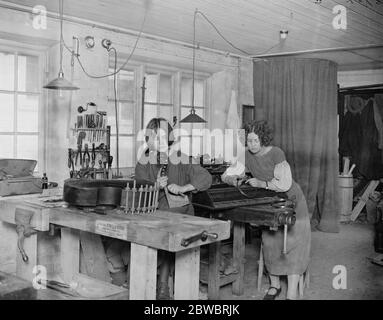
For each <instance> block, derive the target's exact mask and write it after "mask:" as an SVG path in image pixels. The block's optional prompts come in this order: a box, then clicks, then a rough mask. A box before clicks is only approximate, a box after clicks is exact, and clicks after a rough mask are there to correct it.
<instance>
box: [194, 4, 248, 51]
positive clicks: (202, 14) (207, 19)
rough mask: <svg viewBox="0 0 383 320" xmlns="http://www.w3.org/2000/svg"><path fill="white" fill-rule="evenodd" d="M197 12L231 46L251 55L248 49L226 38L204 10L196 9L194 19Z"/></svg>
mask: <svg viewBox="0 0 383 320" xmlns="http://www.w3.org/2000/svg"><path fill="white" fill-rule="evenodd" d="M197 14H200V15H201V16H202V17H203V18H204V19H205V20H206V21H207V22H208V23H209V24H210V25H211V26H212V27H213V28H214V30H215V31H216V32H217V34H218V35H219V36H220V37H221V38H222V39H223V40H225V41H226V42H227V43H228V44H229V45H230V46H231V47H233V48H234V49H236V50H238V51H241V52H242V53H244V54H246V55H248V56H249V55H250V53H248V52H247V51H245V50H242V49H241V48H238V47H237V46H235V45H234V44H233V43H232V42H231V41H229V40H228V39H226V37H225V36H224V35H223V34H222V33H221V32H220V31H219V30H218V28H217V27H216V26H215V24H214V23H213V22H211V21H210V20H209V18H208V17H207V16H206V15H205V14H204V13H203V12H202V11H199V10H198V9H196V11H195V12H194V19H195V16H196V15H197Z"/></svg>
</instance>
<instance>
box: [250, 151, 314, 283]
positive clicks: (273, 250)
mask: <svg viewBox="0 0 383 320" xmlns="http://www.w3.org/2000/svg"><path fill="white" fill-rule="evenodd" d="M284 161H286V158H285V154H284V152H283V151H282V150H281V149H279V148H278V147H272V148H271V149H270V150H269V151H268V152H267V153H266V154H263V155H254V154H252V153H250V152H249V151H246V167H247V169H248V170H249V171H250V172H251V174H252V175H253V177H254V178H257V179H259V180H262V181H271V180H272V179H273V178H275V171H274V170H275V167H276V166H277V165H278V164H280V163H282V162H284ZM286 193H287V195H288V197H289V198H290V199H291V198H295V201H296V208H295V212H296V222H295V224H294V226H292V227H289V230H288V233H287V254H286V255H284V254H283V253H282V250H283V229H278V231H270V230H265V231H263V233H262V243H263V255H264V261H265V265H266V268H267V270H268V272H269V273H270V274H271V275H276V276H278V275H292V274H302V273H304V272H305V271H306V269H307V266H308V264H309V261H310V247H311V227H310V219H309V212H308V208H307V203H306V199H305V197H304V195H303V192H302V190H301V188H300V186H299V185H298V184H297V183H296V182H295V181H294V180H293V181H292V185H291V188H290V189H289V190H288V191H287V192H286Z"/></svg>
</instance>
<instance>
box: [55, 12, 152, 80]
mask: <svg viewBox="0 0 383 320" xmlns="http://www.w3.org/2000/svg"><path fill="white" fill-rule="evenodd" d="M147 13H148V10H147V9H146V8H145V13H144V19H143V20H142V24H141V28H140V31H139V33H138V35H137V38H136V41H135V43H134V46H133V49H132V51H131V52H130V54H129V56H128V57H127V58H126V60H125V62H124V63H123V64H122V65H121V66H120V67H119V68H118V69H117V70H115V71H114V72H113V73H110V74H105V75H100V76H95V75H91V74H90V73H89V72H87V71H86V69H85V67H84V65H83V64H82V62H81V60H80V57H79V55H78V54H75V53H74V51H73V50H71V49H70V48H69V47H68V46H67V44H66V43H65V41H64V39H63V40H62V43H63V44H64V47H65V48H66V49H67V50H68V51H69V52H70V53H71V54H72V55H74V56H75V57H76V59H77V61H78V63H79V65H80V67H81V69H82V71H83V72H84V73H85V74H86V75H87V76H88V77H89V78H92V79H102V78H108V77H111V76H114V75H115V74H117V73H119V72H120V71H121V70H122V69H123V68H124V67H125V66H126V65H127V64H128V62H129V61H130V59H131V58H132V56H133V54H134V52H135V50H136V49H137V45H138V41H139V40H140V38H141V35H142V32H143V30H144V26H145V21H146V17H147ZM116 61H117V59H116Z"/></svg>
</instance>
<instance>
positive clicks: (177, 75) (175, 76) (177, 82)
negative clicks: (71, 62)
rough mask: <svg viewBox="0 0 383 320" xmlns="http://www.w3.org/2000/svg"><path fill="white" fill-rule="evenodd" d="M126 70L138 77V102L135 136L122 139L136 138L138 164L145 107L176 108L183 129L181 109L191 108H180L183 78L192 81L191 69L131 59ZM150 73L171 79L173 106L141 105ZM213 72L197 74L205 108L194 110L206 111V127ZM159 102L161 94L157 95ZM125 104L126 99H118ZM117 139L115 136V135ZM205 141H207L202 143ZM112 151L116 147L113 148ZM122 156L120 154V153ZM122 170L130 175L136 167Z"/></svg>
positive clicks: (136, 79) (134, 149)
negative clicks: (201, 83)
mask: <svg viewBox="0 0 383 320" xmlns="http://www.w3.org/2000/svg"><path fill="white" fill-rule="evenodd" d="M117 61H118V65H121V64H122V63H124V59H123V58H122V57H119V58H118V60H117ZM113 67H114V60H113V58H112V57H110V59H109V68H108V69H109V70H111V69H112V68H113ZM123 70H126V71H133V72H134V74H135V93H136V94H135V98H136V99H135V102H134V115H133V130H134V132H133V134H121V133H120V134H119V136H120V137H121V136H122V135H123V136H131V137H133V144H134V145H133V146H132V147H133V152H134V155H133V156H134V159H135V160H136V161H137V159H136V158H137V154H138V151H139V148H140V147H141V145H142V141H138V140H137V135H138V133H139V132H140V131H141V130H143V129H144V127H143V126H144V123H143V122H144V107H145V104H150V105H156V106H161V105H166V106H173V116H175V117H177V123H176V125H175V128H180V122H179V121H180V120H181V108H182V107H185V108H187V107H190V108H191V105H190V106H186V105H185V106H183V105H181V81H182V78H192V75H193V73H192V70H191V69H185V68H180V67H174V66H170V65H166V64H163V65H162V64H155V63H146V62H143V61H139V60H131V61H130V62H129V65H128V67H126V68H124V69H123ZM147 73H157V74H165V75H169V76H171V79H172V80H171V84H172V92H171V95H172V103H171V104H168V103H160V102H157V103H154V102H150V103H147V102H144V104H142V84H143V79H144V77H145V76H146V74H147ZM211 76H212V74H211V73H208V72H201V71H195V79H199V80H203V81H204V106H203V107H198V106H197V107H195V108H196V109H203V110H204V113H203V114H204V119H205V120H206V121H207V123H205V124H204V128H209V127H208V126H209V123H210V118H211V117H210V114H211V98H210V94H211V85H210V84H209V82H210V81H211ZM159 87H160V86H159V85H158V86H157V93H159V90H160V89H159ZM158 99H159V95H158ZM109 101H113V99H109V96H108V102H109ZM119 101H120V102H121V101H125V100H124V99H122V100H119ZM114 136H115V134H114ZM203 142H204V140H203ZM111 148H113V146H111ZM120 156H121V154H120ZM122 156H123V155H122ZM121 169H127V170H128V174H129V173H132V170H133V171H134V166H133V167H120V170H121Z"/></svg>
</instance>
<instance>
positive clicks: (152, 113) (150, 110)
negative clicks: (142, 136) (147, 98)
mask: <svg viewBox="0 0 383 320" xmlns="http://www.w3.org/2000/svg"><path fill="white" fill-rule="evenodd" d="M153 118H157V106H153V105H150V104H146V105H145V106H144V128H146V125H147V124H148V122H149V121H150V120H151V119H153Z"/></svg>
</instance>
